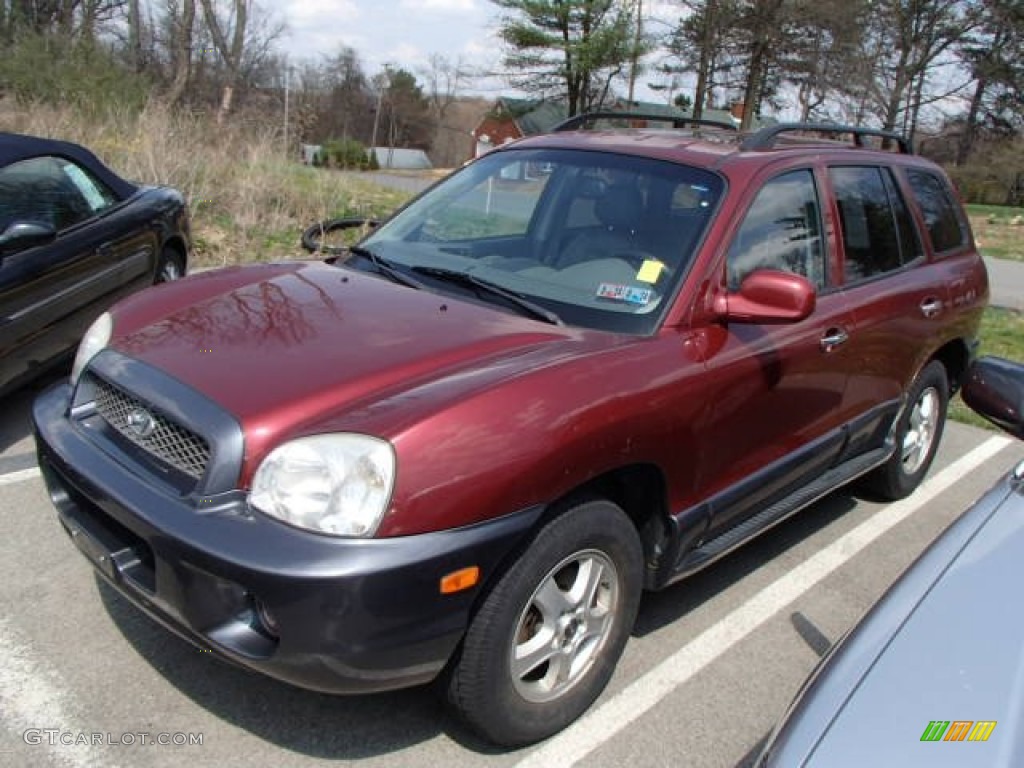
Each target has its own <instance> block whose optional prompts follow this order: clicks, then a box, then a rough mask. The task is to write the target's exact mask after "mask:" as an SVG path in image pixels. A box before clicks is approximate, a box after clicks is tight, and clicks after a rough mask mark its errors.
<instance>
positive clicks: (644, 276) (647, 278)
mask: <svg viewBox="0 0 1024 768" xmlns="http://www.w3.org/2000/svg"><path fill="white" fill-rule="evenodd" d="M664 268H665V265H664V264H663V263H662V262H660V261H658V260H657V259H645V260H644V263H643V264H641V265H640V271H639V272H637V273H636V279H637V280H639V281H640V282H641V283H656V282H658V278H659V277H661V270H663V269H664Z"/></svg>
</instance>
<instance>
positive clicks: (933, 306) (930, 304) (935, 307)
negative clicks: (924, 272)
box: [920, 296, 943, 317]
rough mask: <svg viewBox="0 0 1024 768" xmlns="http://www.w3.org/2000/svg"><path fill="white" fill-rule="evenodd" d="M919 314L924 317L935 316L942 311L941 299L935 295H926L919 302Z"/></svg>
mask: <svg viewBox="0 0 1024 768" xmlns="http://www.w3.org/2000/svg"><path fill="white" fill-rule="evenodd" d="M920 306H921V314H922V315H924V316H925V317H935V316H936V315H937V314H939V313H940V312H941V311H942V306H943V305H942V300H941V299H936V298H935V297H932V296H930V297H928V298H927V299H924V300H923V301H922V302H921V305H920Z"/></svg>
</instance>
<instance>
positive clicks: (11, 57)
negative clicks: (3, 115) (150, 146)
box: [0, 34, 150, 114]
mask: <svg viewBox="0 0 1024 768" xmlns="http://www.w3.org/2000/svg"><path fill="white" fill-rule="evenodd" d="M0 88H2V90H3V91H4V92H6V93H8V94H10V95H12V96H14V97H15V99H17V101H18V102H19V103H21V104H30V103H39V102H43V103H47V104H54V105H57V104H66V105H73V106H75V107H77V108H79V109H82V110H87V111H89V112H92V113H97V114H98V113H102V112H105V111H107V110H109V109H111V108H114V107H116V108H118V109H127V110H130V111H138V110H140V109H141V108H142V107H143V106H144V105H145V103H146V101H147V99H148V98H149V92H150V83H149V82H148V81H147V80H146V78H145V77H143V76H142V75H138V74H135V73H133V72H130V71H129V70H128V69H126V68H125V66H124V65H123V64H122V63H121V62H119V61H118V59H117V57H116V56H115V55H114V54H113V53H112V52H111V51H110V50H109V49H108V48H106V47H105V46H104V45H102V44H101V43H98V42H96V41H93V40H80V39H74V38H67V37H63V36H60V35H52V34H51V35H31V34H26V35H23V36H21V37H19V38H18V39H17V40H15V41H14V42H12V43H11V44H10V45H8V46H7V49H6V51H5V52H4V55H3V56H0Z"/></svg>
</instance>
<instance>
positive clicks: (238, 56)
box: [200, 0, 249, 124]
mask: <svg viewBox="0 0 1024 768" xmlns="http://www.w3.org/2000/svg"><path fill="white" fill-rule="evenodd" d="M200 2H201V4H202V6H203V18H204V20H205V21H206V27H207V29H208V30H209V32H210V36H211V38H212V39H213V44H214V46H215V47H216V49H217V52H218V53H219V54H220V56H221V59H222V60H223V61H224V65H225V67H226V69H227V72H226V75H225V79H224V85H223V86H222V89H221V99H220V106H219V107H218V109H217V123H218V124H219V123H223V122H224V118H225V117H226V116H227V115H228V113H229V112H230V111H231V105H232V102H233V99H234V94H235V88H236V86H237V84H238V80H239V74H240V72H241V69H242V57H243V55H244V53H245V25H246V21H247V19H248V15H249V0H233V3H232V16H231V18H230V19H229V21H228V22H227V23H224V24H223V25H222V22H221V20H220V19H219V18H218V17H217V12H216V7H215V5H214V2H215V0H200ZM229 36H230V41H229Z"/></svg>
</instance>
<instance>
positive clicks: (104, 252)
mask: <svg viewBox="0 0 1024 768" xmlns="http://www.w3.org/2000/svg"><path fill="white" fill-rule="evenodd" d="M96 253H97V254H98V255H99V256H102V257H103V258H104V259H109V258H110V257H111V256H113V255H114V246H113V245H111V244H110V243H104V244H103V245H101V246H100V247H99V248H97V249H96Z"/></svg>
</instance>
